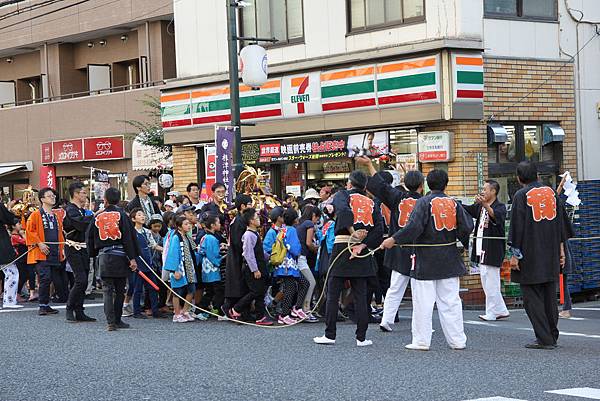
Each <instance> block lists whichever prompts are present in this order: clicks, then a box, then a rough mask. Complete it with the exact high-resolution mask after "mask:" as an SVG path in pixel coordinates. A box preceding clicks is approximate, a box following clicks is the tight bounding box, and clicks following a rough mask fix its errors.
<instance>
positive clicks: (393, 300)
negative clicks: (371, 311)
mask: <svg viewBox="0 0 600 401" xmlns="http://www.w3.org/2000/svg"><path fill="white" fill-rule="evenodd" d="M409 281H410V277H408V276H405V275H404V274H400V273H398V272H397V271H395V270H392V276H391V278H390V288H388V290H387V292H386V293H385V302H384V303H383V317H382V318H381V324H387V325H391V324H394V320H395V318H396V314H397V313H398V308H399V307H400V303H401V302H402V298H404V292H405V291H406V287H407V286H408V282H409Z"/></svg>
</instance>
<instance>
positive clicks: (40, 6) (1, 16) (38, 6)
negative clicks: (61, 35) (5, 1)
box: [0, 0, 65, 21]
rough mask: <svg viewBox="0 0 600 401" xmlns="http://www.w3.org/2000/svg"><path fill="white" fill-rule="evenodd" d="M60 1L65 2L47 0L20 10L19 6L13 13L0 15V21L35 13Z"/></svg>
mask: <svg viewBox="0 0 600 401" xmlns="http://www.w3.org/2000/svg"><path fill="white" fill-rule="evenodd" d="M60 1H65V0H46V1H44V2H42V3H37V4H32V5H29V6H24V7H23V8H19V6H17V9H15V10H13V11H10V12H8V13H6V14H3V15H0V21H2V20H5V19H7V18H10V17H14V16H17V15H19V14H22V13H25V12H31V11H34V10H38V9H40V8H43V7H47V6H50V5H52V4H55V3H58V2H60Z"/></svg>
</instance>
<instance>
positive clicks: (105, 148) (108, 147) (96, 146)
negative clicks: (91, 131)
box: [83, 135, 125, 160]
mask: <svg viewBox="0 0 600 401" xmlns="http://www.w3.org/2000/svg"><path fill="white" fill-rule="evenodd" d="M83 154H84V159H85V160H114V159H122V158H123V157H125V141H124V139H123V136H122V135H121V136H111V137H98V138H84V139H83Z"/></svg>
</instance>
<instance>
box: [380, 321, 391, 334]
mask: <svg viewBox="0 0 600 401" xmlns="http://www.w3.org/2000/svg"><path fill="white" fill-rule="evenodd" d="M379 330H381V331H383V332H384V333H391V332H392V328H391V327H390V325H389V324H387V323H383V322H381V324H380V325H379Z"/></svg>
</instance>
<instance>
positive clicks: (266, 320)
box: [254, 316, 274, 326]
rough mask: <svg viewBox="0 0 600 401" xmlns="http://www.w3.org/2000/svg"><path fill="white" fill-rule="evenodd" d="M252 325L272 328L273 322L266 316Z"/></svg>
mask: <svg viewBox="0 0 600 401" xmlns="http://www.w3.org/2000/svg"><path fill="white" fill-rule="evenodd" d="M254 323H255V324H257V325H259V326H273V324H274V322H273V321H272V320H271V319H269V318H268V317H266V316H265V317H263V318H262V319H259V320H257V321H256V322H254Z"/></svg>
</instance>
